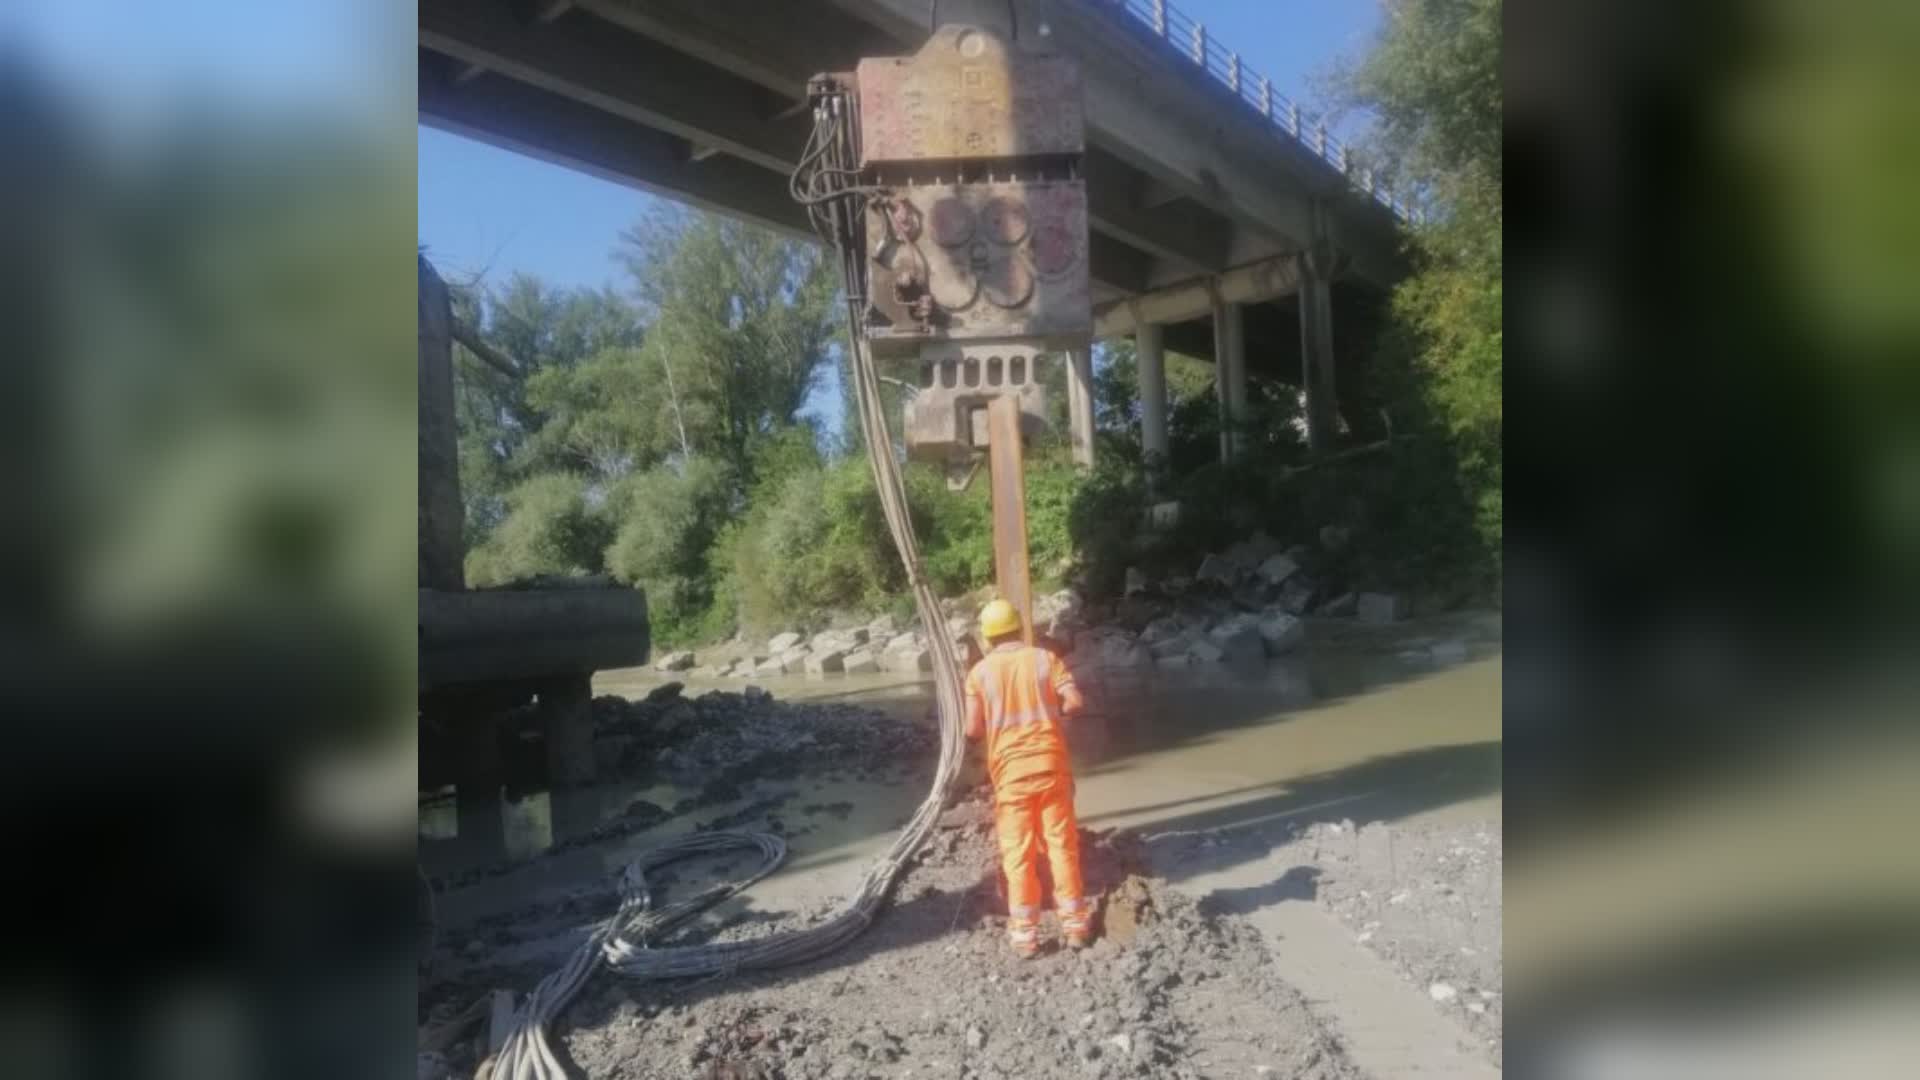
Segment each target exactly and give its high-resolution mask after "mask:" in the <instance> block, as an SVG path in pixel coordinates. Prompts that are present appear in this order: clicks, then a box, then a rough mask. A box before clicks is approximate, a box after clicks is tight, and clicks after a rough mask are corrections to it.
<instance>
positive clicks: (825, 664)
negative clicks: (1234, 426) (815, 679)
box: [806, 649, 847, 675]
mask: <svg viewBox="0 0 1920 1080" xmlns="http://www.w3.org/2000/svg"><path fill="white" fill-rule="evenodd" d="M806 664H807V674H809V675H837V674H839V673H840V672H842V671H844V670H846V666H847V654H846V651H845V650H843V649H824V650H822V649H816V650H815V651H813V652H811V653H808V654H807V661H806Z"/></svg>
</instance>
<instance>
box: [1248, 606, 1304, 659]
mask: <svg viewBox="0 0 1920 1080" xmlns="http://www.w3.org/2000/svg"><path fill="white" fill-rule="evenodd" d="M1259 625H1260V641H1261V644H1262V645H1263V646H1264V647H1265V648H1266V651H1267V655H1268V656H1285V655H1286V654H1288V653H1290V652H1292V651H1293V650H1295V649H1297V648H1299V647H1300V643H1301V642H1303V641H1305V640H1306V639H1307V624H1306V623H1303V622H1301V621H1300V620H1299V619H1298V618H1296V617H1294V616H1292V615H1289V614H1287V613H1286V612H1284V611H1269V612H1267V613H1266V614H1265V615H1263V616H1261V617H1260V623H1259Z"/></svg>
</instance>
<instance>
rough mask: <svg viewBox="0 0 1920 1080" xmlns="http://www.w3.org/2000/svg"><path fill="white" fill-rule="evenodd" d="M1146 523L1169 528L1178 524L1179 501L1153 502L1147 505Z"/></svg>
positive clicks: (1157, 527) (1159, 527)
mask: <svg viewBox="0 0 1920 1080" xmlns="http://www.w3.org/2000/svg"><path fill="white" fill-rule="evenodd" d="M1147 524H1148V525H1149V526H1150V527H1152V528H1155V529H1171V528H1173V527H1174V526H1175V525H1178V524H1180V503H1179V501H1178V500H1174V501H1171V502H1162V503H1154V504H1153V505H1152V506H1150V507H1148V508H1147Z"/></svg>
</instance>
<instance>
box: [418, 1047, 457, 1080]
mask: <svg viewBox="0 0 1920 1080" xmlns="http://www.w3.org/2000/svg"><path fill="white" fill-rule="evenodd" d="M452 1076H453V1066H452V1065H449V1064H448V1063H447V1058H446V1055H444V1054H441V1053H440V1052H438V1051H436V1050H428V1051H425V1052H423V1053H420V1054H417V1055H415V1056H414V1064H413V1077H414V1080H450V1078H451V1077H452Z"/></svg>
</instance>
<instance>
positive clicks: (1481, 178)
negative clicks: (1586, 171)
mask: <svg viewBox="0 0 1920 1080" xmlns="http://www.w3.org/2000/svg"><path fill="white" fill-rule="evenodd" d="M1500 14H1501V3H1500V0H1396V2H1395V3H1393V4H1392V5H1391V6H1390V7H1389V10H1388V18H1387V22H1386V26H1385V29H1384V31H1383V33H1382V35H1381V37H1380V39H1379V41H1378V42H1377V43H1376V44H1375V46H1374V48H1373V50H1372V51H1371V52H1370V53H1369V54H1368V55H1367V57H1366V59H1365V60H1364V61H1362V62H1361V64H1360V65H1359V66H1358V67H1357V68H1356V69H1355V70H1354V71H1352V72H1350V73H1349V74H1348V75H1347V76H1346V77H1345V79H1344V83H1345V87H1346V92H1347V95H1348V97H1349V99H1350V100H1351V101H1352V102H1354V103H1356V104H1359V105H1362V106H1364V107H1366V108H1368V109H1370V110H1371V111H1372V112H1373V113H1374V114H1375V115H1377V116H1378V117H1379V125H1378V134H1377V136H1376V138H1375V140H1374V147H1373V152H1374V153H1375V154H1376V155H1377V156H1378V157H1379V158H1380V159H1381V160H1382V161H1383V163H1384V165H1385V168H1386V171H1387V172H1388V173H1389V175H1392V176H1395V177H1397V178H1398V182H1399V183H1400V185H1401V186H1402V188H1403V189H1404V188H1406V187H1408V186H1409V185H1412V184H1417V185H1418V187H1419V189H1420V190H1421V191H1422V193H1423V195H1424V198H1425V201H1427V202H1428V203H1430V204H1431V206H1432V207H1433V209H1434V211H1435V212H1434V214H1433V215H1432V217H1431V220H1430V223H1429V224H1426V225H1424V226H1421V227H1419V228H1418V229H1416V230H1415V232H1414V234H1413V242H1412V250H1413V255H1414V261H1415V272H1414V273H1413V275H1412V276H1410V277H1409V278H1408V279H1407V280H1406V281H1405V282H1404V283H1403V284H1402V285H1401V286H1400V287H1399V288H1398V289H1397V290H1396V291H1395V294H1394V297H1393V305H1392V311H1393V316H1394V326H1393V327H1392V328H1391V329H1390V332H1389V333H1388V334H1386V335H1384V346H1383V349H1382V354H1381V356H1380V357H1379V363H1378V364H1376V365H1375V367H1376V368H1377V369H1378V370H1380V371H1381V372H1382V373H1383V374H1384V377H1385V379H1386V380H1387V381H1388V382H1389V384H1390V385H1389V388H1388V389H1389V398H1390V400H1391V399H1393V398H1397V399H1398V403H1399V405H1400V408H1399V409H1398V410H1397V411H1399V412H1400V413H1401V419H1402V427H1403V429H1409V428H1410V429H1416V430H1417V429H1420V428H1422V427H1431V428H1433V429H1434V431H1435V433H1436V434H1437V435H1439V436H1440V437H1441V438H1442V439H1443V440H1444V441H1445V443H1446V444H1447V445H1448V447H1449V449H1450V450H1451V452H1452V454H1453V455H1454V457H1455V459H1456V462H1457V474H1456V482H1457V483H1458V485H1459V486H1460V488H1461V490H1462V492H1463V493H1464V495H1465V497H1466V498H1467V499H1468V500H1469V501H1470V502H1471V504H1472V507H1473V511H1474V514H1475V522H1476V525H1477V527H1478V530H1479V534H1480V540H1481V544H1482V548H1483V552H1484V553H1485V554H1486V555H1488V556H1489V557H1490V558H1491V560H1493V561H1494V562H1495V564H1496V565H1497V560H1498V557H1499V544H1500V535H1501V523H1502V516H1501V515H1502V507H1501V493H1500V485H1501V479H1502V475H1501V469H1502V460H1501V452H1500V440H1501V419H1502V407H1501V373H1502V356H1503V333H1502V308H1501V300H1502V289H1501V280H1502V274H1503V268H1502V249H1501V228H1502V212H1501V198H1502V194H1501V131H1502V115H1501V93H1500V47H1501V36H1500ZM1396 384H1397V385H1396ZM1429 417H1431V420H1429V419H1428V418H1429Z"/></svg>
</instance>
